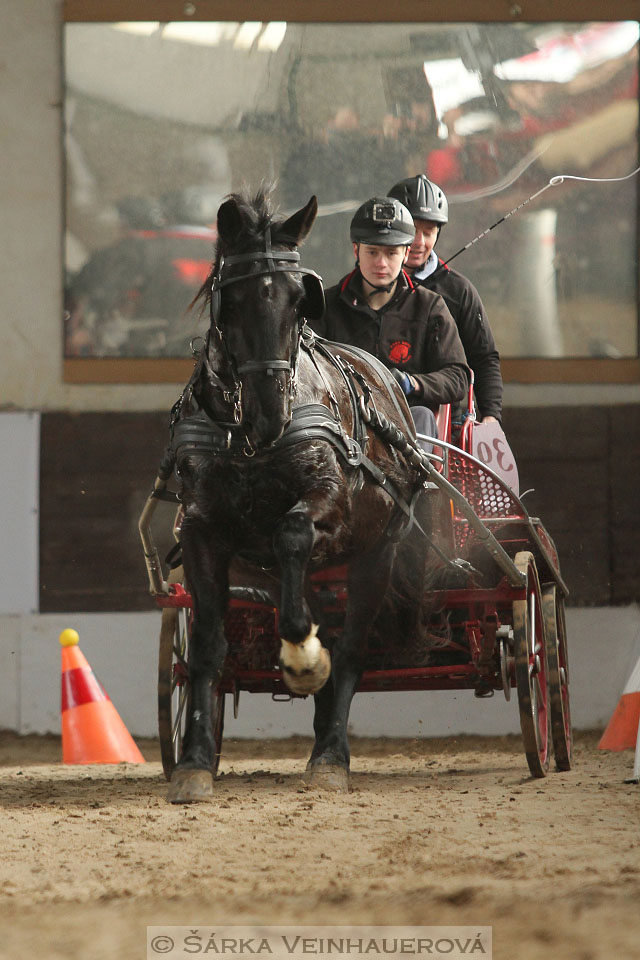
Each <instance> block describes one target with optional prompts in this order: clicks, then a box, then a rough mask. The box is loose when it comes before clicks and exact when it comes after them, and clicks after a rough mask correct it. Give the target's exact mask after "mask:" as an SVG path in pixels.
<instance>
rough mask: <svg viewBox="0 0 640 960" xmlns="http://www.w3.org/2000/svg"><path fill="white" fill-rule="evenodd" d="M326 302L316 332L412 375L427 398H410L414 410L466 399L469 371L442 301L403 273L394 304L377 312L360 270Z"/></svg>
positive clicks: (329, 292)
mask: <svg viewBox="0 0 640 960" xmlns="http://www.w3.org/2000/svg"><path fill="white" fill-rule="evenodd" d="M326 301H327V306H326V310H325V312H324V316H323V317H322V319H321V320H319V321H316V322H315V323H314V324H313V329H314V330H315V331H316V333H319V334H320V336H323V337H326V338H327V339H329V340H337V341H338V342H340V343H351V344H353V346H356V347H362V348H363V349H364V350H368V351H369V353H372V354H374V356H376V357H378V358H379V359H380V360H381V361H382V362H383V363H384V364H385V365H386V366H387V367H398V369H400V370H404V371H406V372H407V373H410V374H411V375H412V376H413V377H415V379H416V380H418V381H419V383H420V385H421V387H422V395H415V396H412V397H409V405H410V406H412V405H413V406H415V405H416V404H425V405H426V406H429V407H432V408H434V409H437V407H438V406H439V405H440V404H441V403H454V402H455V401H458V400H465V399H466V396H467V393H468V390H469V382H470V379H469V368H468V366H467V364H466V358H465V355H464V350H463V347H462V343H461V342H460V337H459V336H458V331H457V329H456V325H455V323H454V321H453V318H452V317H451V314H450V313H449V310H448V309H447V307H446V305H445V303H444V301H443V299H442V297H439V296H437V295H435V294H433V293H431V292H430V291H429V290H426V289H424V288H422V287H416V286H414V285H413V284H412V283H411V281H410V280H409V278H408V277H407V275H406V274H405V273H404V271H403V272H402V273H401V274H400V276H399V277H398V284H397V287H396V290H395V293H394V295H393V297H392V298H391V300H390V301H389V303H387V304H385V306H384V307H382V309H381V310H372V309H371V307H369V306H367V304H366V303H365V301H364V299H363V298H362V292H361V280H360V271H359V270H355V271H354V272H353V273H350V274H349V275H348V276H346V277H343V279H342V280H341V281H340V283H337V284H336V285H335V286H334V287H330V288H329V289H328V290H327V291H326Z"/></svg>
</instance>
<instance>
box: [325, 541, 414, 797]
mask: <svg viewBox="0 0 640 960" xmlns="http://www.w3.org/2000/svg"><path fill="white" fill-rule="evenodd" d="M394 553H395V547H394V545H393V544H391V543H389V544H386V545H385V546H384V547H383V548H382V549H378V550H376V551H375V552H374V551H372V552H371V553H368V554H361V555H360V556H359V557H358V558H357V559H355V560H354V561H352V563H351V565H350V567H349V576H348V596H349V600H348V605H347V612H346V616H345V624H344V630H343V632H342V635H341V636H340V638H339V639H338V640H337V641H336V644H335V646H334V648H333V651H332V657H333V684H332V688H331V691H330V693H329V692H325V691H324V690H323V691H321V693H320V694H319V695H318V696H317V697H316V719H315V721H314V728H315V731H316V744H315V746H314V749H313V752H312V754H311V758H310V760H309V769H310V771H311V780H312V782H313V783H314V785H317V786H321V787H326V788H329V789H333V790H341V791H346V790H347V789H348V771H349V760H350V755H349V743H348V739H347V723H348V720H349V710H350V708H351V701H352V700H353V696H354V694H355V692H356V689H357V686H358V683H359V682H360V678H361V676H362V673H363V670H364V667H365V663H366V654H367V639H368V635H369V631H370V629H371V626H372V624H373V621H374V620H375V618H376V616H377V614H378V611H379V610H380V607H381V605H382V601H383V599H384V595H385V592H386V590H387V587H388V585H389V580H390V575H391V567H392V563H393V557H394Z"/></svg>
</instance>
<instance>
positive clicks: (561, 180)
mask: <svg viewBox="0 0 640 960" xmlns="http://www.w3.org/2000/svg"><path fill="white" fill-rule="evenodd" d="M637 173H640V167H636V169H635V170H633V171H632V172H631V173H628V174H627V175H626V176H625V177H576V176H572V175H571V174H568V173H565V174H560V175H558V176H556V177H551V179H550V180H549V182H548V183H546V184H545V185H544V187H542V188H541V189H540V190H537V191H536V192H535V193H532V194H531V196H530V197H527V199H526V200H523V201H522V203H519V204H518V206H517V207H514V208H513V210H509V213H505V214H504V216H502V217H500V219H499V220H496V222H495V223H492V224H491V226H490V227H487V229H486V230H483V231H482V233H479V234H478V236H477V237H474V238H473V240H470V241H469V242H468V243H465V245H464V247H460V249H459V250H458V251H457V252H456V253H454V254H452V256H450V257H449V258H448V259H447V260H445V261H444V264H445V266H446V265H447V264H449V263H451V261H452V260H455V258H456V257H458V256H460V254H461V253H464V251H465V250H468V249H469V247H472V246H473V245H474V243H477V242H478V240H482V238H483V237H486V236H487V234H488V233H491V231H492V230H495V228H496V227H499V226H500V224H501V223H504V222H505V220H508V219H509V217H512V216H513V215H514V213H517V212H518V210H522V208H523V207H526V205H527V204H528V203H531V201H532V200H535V199H536V197H539V196H540V195H541V194H543V193H544V192H545V190H548V189H549V187H556V186H558V185H559V184H561V183H564V181H565V180H582V181H583V182H585V183H619V182H620V181H622V180H630V179H631V177H635V175H636V174H637Z"/></svg>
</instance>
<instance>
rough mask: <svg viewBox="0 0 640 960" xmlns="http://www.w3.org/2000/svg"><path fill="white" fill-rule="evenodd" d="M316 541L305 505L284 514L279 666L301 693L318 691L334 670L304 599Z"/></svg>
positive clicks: (279, 551)
mask: <svg viewBox="0 0 640 960" xmlns="http://www.w3.org/2000/svg"><path fill="white" fill-rule="evenodd" d="M314 541H315V531H314V524H313V521H312V519H311V515H310V512H309V510H308V509H307V508H306V507H304V506H302V505H298V506H296V507H294V509H293V510H290V511H289V512H288V513H287V514H286V515H285V517H284V518H283V520H282V522H281V524H280V526H279V527H278V529H277V531H276V534H275V536H274V540H273V545H274V551H275V554H276V557H277V558H278V562H279V564H280V574H281V583H282V598H281V602H280V617H279V626H280V639H281V648H280V666H281V668H282V674H283V677H284V680H285V683H286V684H287V686H288V687H289V689H290V690H291V691H292V692H293V693H297V694H301V695H306V694H309V693H315V692H316V691H317V690H319V689H320V688H321V687H322V686H323V685H324V684H325V683H326V681H327V679H328V677H329V674H330V672H331V659H330V657H329V653H328V651H327V650H326V649H325V648H324V647H323V646H322V644H321V643H320V640H319V638H318V624H316V623H314V622H313V618H312V616H311V611H310V609H309V605H308V603H307V601H306V599H305V588H306V582H307V565H308V563H309V559H310V557H311V552H312V550H313V545H314Z"/></svg>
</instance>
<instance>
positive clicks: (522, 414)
mask: <svg viewBox="0 0 640 960" xmlns="http://www.w3.org/2000/svg"><path fill="white" fill-rule="evenodd" d="M639 413H640V407H637V406H620V407H548V408H527V409H523V408H517V409H512V410H507V411H506V413H505V420H504V426H505V430H506V432H507V435H508V437H509V440H510V443H511V446H512V448H513V451H514V453H515V456H516V460H517V463H518V469H519V472H520V489H521V490H522V491H524V490H527V489H528V488H530V487H533V488H534V491H533V492H532V493H530V494H527V495H526V496H525V497H524V503H525V504H526V506H527V508H528V510H529V513H530V514H532V515H534V516H540V517H541V518H542V520H543V522H544V524H545V526H546V528H547V529H548V530H549V532H550V533H551V535H552V536H553V538H554V539H555V541H556V545H557V547H558V550H559V554H560V560H561V565H562V572H563V575H564V578H565V580H566V581H567V583H568V585H569V588H570V590H571V597H570V601H569V602H570V603H571V604H574V605H593V606H607V605H610V604H624V603H630V602H635V601H637V600H638V599H639V597H640V590H639V587H640V550H638V538H639V536H640V504H639V501H640V496H639V494H640V490H639V481H638V477H639V476H640V417H639ZM167 423H168V415H167V414H166V413H143V414H119V413H116V414H113V413H83V414H63V413H45V414H43V415H42V431H41V464H40V469H41V473H40V609H41V611H42V612H82V611H124V610H151V609H153V604H152V601H151V599H150V597H149V595H148V586H147V575H146V570H145V566H144V561H143V558H142V550H141V546H140V539H139V535H138V527H137V524H138V517H139V515H140V511H141V510H142V507H143V505H144V501H145V499H146V496H147V494H148V492H149V491H150V489H151V485H152V482H153V479H154V477H155V473H156V467H157V464H158V462H159V460H160V457H161V455H162V452H163V449H164V446H165V444H166V441H167ZM174 512H175V509H174V508H173V507H172V506H170V505H168V504H162V503H161V504H159V506H158V510H157V514H156V516H157V523H155V524H154V528H153V529H154V535H155V537H156V541H157V543H158V546H159V547H160V548H161V554H162V556H164V554H165V552H166V550H168V548H169V547H170V546H171V544H172V542H173V541H172V537H171V523H172V520H173V514H174Z"/></svg>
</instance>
